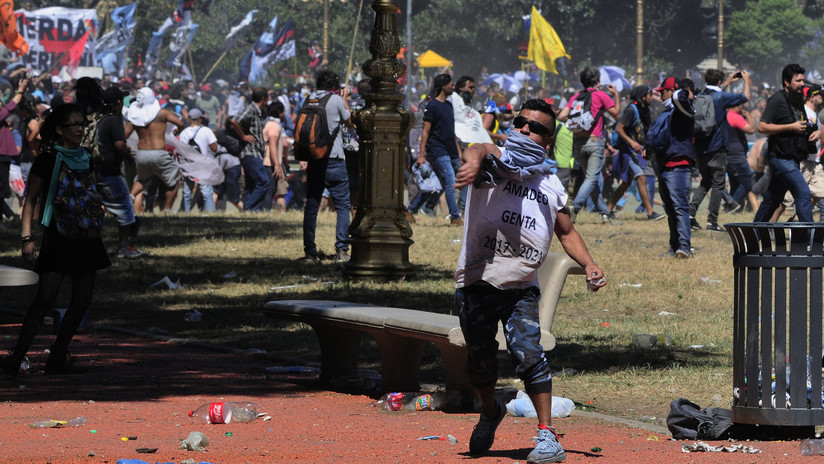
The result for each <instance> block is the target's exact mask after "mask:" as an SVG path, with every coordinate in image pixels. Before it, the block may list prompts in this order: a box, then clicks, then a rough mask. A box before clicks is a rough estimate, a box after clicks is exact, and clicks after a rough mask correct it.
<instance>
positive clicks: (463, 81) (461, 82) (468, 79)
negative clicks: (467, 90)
mask: <svg viewBox="0 0 824 464" xmlns="http://www.w3.org/2000/svg"><path fill="white" fill-rule="evenodd" d="M467 82H475V79H474V78H472V77H470V76H461V77H459V78H458V80H457V81H455V88H456V89H462V88H464V87H466V83H467Z"/></svg>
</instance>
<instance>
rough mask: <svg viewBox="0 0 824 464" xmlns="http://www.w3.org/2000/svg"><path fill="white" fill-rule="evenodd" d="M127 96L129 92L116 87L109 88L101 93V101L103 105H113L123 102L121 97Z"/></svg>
mask: <svg viewBox="0 0 824 464" xmlns="http://www.w3.org/2000/svg"><path fill="white" fill-rule="evenodd" d="M126 95H129V92H124V91H122V90H120V88H119V87H117V86H114V85H113V86H110V87H108V88H107V89H106V90H104V91H103V101H104V102H105V103H114V102H118V101H120V100H123V97H125V96H126Z"/></svg>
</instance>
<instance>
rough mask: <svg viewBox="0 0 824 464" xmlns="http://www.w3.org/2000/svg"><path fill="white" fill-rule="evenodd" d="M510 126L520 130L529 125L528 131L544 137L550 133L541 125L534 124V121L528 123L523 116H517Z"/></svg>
mask: <svg viewBox="0 0 824 464" xmlns="http://www.w3.org/2000/svg"><path fill="white" fill-rule="evenodd" d="M512 125H513V126H514V127H515V129H520V128H522V127H524V126H526V125H529V131H530V132H532V133H533V134H538V135H546V134H549V133H550V132H551V131H550V130H549V129H548V128H547V127H546V126H544V125H543V124H541V123H539V122H536V121H529V120H527V119H526V118H525V117H523V116H518V117H516V118H515V119H514V120H513V121H512Z"/></svg>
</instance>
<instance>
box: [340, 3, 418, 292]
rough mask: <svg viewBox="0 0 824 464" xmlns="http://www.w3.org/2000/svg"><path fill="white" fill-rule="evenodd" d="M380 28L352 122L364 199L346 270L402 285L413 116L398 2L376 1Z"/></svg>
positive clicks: (373, 40)
mask: <svg viewBox="0 0 824 464" xmlns="http://www.w3.org/2000/svg"><path fill="white" fill-rule="evenodd" d="M372 9H373V10H375V13H376V15H375V25H374V26H373V27H372V38H371V40H370V41H369V51H370V53H371V54H372V59H370V60H368V61H367V62H366V63H364V64H363V70H364V72H365V73H366V75H367V76H369V77H370V78H371V80H370V84H371V86H372V90H371V92H369V93H367V94H366V95H365V98H366V106H365V107H364V108H363V109H362V110H360V111H358V112H356V113H355V114H353V116H352V118H353V121H354V122H355V125H356V126H357V129H358V135H359V136H360V152H359V154H358V155H359V158H360V159H359V165H360V173H361V176H360V196H359V198H358V206H357V212H356V214H355V219H354V220H353V221H352V225H351V227H350V228H349V232H350V234H351V235H352V259H351V261H349V263H347V265H346V267H345V273H346V275H347V276H348V277H350V278H352V279H355V280H383V281H386V280H397V279H401V278H403V277H405V276H407V275H408V274H410V273H411V272H412V271H413V266H412V264H411V263H410V262H409V246H410V245H412V240H411V239H410V237H411V236H412V228H411V227H409V223H407V222H406V217H405V216H404V211H405V208H404V205H403V193H404V187H403V157H404V140H403V139H404V137H405V136H406V134H407V133H408V132H409V129H410V128H411V127H412V124H413V121H414V117H413V116H412V113H410V112H408V111H406V110H404V109H403V107H402V106H401V105H402V103H403V95H402V94H401V92H400V89H399V86H398V82H397V79H398V78H399V77H401V76H403V75H404V74H405V72H406V66H405V65H404V63H403V62H402V61H401V60H399V59H398V58H397V55H398V51H399V50H400V48H401V46H400V39H399V38H398V30H397V20H396V18H395V14H396V12H397V11H398V6H397V4H396V2H395V1H394V0H374V1H373V2H372Z"/></svg>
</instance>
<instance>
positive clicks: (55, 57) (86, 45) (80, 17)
mask: <svg viewBox="0 0 824 464" xmlns="http://www.w3.org/2000/svg"><path fill="white" fill-rule="evenodd" d="M14 13H15V15H16V16H17V29H18V31H19V32H20V35H22V36H23V37H24V38H25V39H26V41H27V42H28V43H29V53H28V54H27V55H25V56H23V57H22V59H23V63H24V64H25V65H26V67H29V68H31V69H33V70H34V71H39V72H51V73H52V74H57V73H58V72H59V71H60V69H61V68H63V67H66V68H68V70H69V71H70V72H69V74H72V72H73V70H74V69H77V67H78V66H95V21H96V20H97V11H95V10H92V9H76V8H63V7H57V6H55V7H49V8H42V9H39V10H34V11H26V10H17V11H15V12H14Z"/></svg>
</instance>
